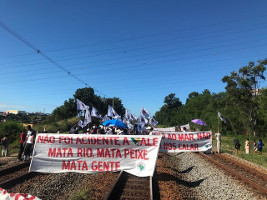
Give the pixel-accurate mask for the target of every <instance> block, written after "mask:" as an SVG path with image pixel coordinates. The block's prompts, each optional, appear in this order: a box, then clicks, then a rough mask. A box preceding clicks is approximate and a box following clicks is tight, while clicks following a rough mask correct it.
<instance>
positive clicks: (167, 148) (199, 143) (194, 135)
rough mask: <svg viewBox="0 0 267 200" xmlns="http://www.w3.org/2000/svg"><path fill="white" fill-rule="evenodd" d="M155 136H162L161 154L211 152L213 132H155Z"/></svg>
mask: <svg viewBox="0 0 267 200" xmlns="http://www.w3.org/2000/svg"><path fill="white" fill-rule="evenodd" d="M153 135H162V139H161V143H160V149H159V151H160V152H168V153H177V152H211V150H212V133H211V131H200V132H163V131H153Z"/></svg>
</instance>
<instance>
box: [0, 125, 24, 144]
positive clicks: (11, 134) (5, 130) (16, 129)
mask: <svg viewBox="0 0 267 200" xmlns="http://www.w3.org/2000/svg"><path fill="white" fill-rule="evenodd" d="M22 130H23V125H22V124H20V123H18V122H14V121H7V122H2V123H0V138H2V137H4V136H5V135H7V136H8V142H9V143H13V142H14V141H15V140H18V139H19V135H20V133H21V131H22Z"/></svg>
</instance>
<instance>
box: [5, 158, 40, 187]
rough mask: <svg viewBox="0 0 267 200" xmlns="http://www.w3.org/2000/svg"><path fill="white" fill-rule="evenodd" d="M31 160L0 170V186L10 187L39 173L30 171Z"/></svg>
mask: <svg viewBox="0 0 267 200" xmlns="http://www.w3.org/2000/svg"><path fill="white" fill-rule="evenodd" d="M29 166H30V162H25V163H22V164H19V165H15V166H12V167H8V168H5V169H2V170H0V187H1V188H4V189H9V188H11V187H14V186H15V185H17V184H20V183H23V182H24V181H26V180H29V179H31V178H33V177H35V176H36V175H37V173H29V172H28V171H29Z"/></svg>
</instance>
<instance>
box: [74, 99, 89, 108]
mask: <svg viewBox="0 0 267 200" xmlns="http://www.w3.org/2000/svg"><path fill="white" fill-rule="evenodd" d="M87 107H88V109H89V106H87V105H85V104H84V103H83V102H81V101H80V100H79V99H77V110H86V109H87Z"/></svg>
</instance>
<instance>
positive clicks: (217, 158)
mask: <svg viewBox="0 0 267 200" xmlns="http://www.w3.org/2000/svg"><path fill="white" fill-rule="evenodd" d="M199 155H201V156H202V157H203V158H205V159H207V160H209V161H210V162H212V163H213V164H215V165H216V166H218V167H219V168H222V169H224V170H225V171H227V172H228V173H229V174H230V175H231V176H233V177H236V178H237V179H239V180H242V182H243V183H245V184H247V185H249V186H250V187H252V188H254V191H257V192H259V193H261V194H263V195H266V197H267V175H266V174H264V173H262V172H259V171H257V170H256V169H255V168H252V167H249V166H246V165H244V164H242V163H241V162H238V161H237V160H233V159H231V158H229V157H227V156H225V155H222V154H209V155H207V154H204V153H199Z"/></svg>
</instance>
